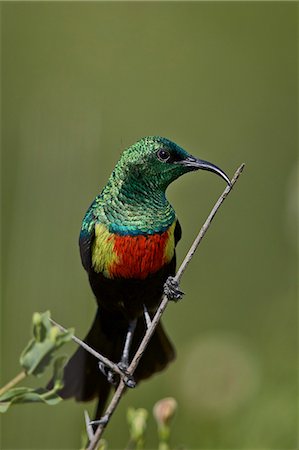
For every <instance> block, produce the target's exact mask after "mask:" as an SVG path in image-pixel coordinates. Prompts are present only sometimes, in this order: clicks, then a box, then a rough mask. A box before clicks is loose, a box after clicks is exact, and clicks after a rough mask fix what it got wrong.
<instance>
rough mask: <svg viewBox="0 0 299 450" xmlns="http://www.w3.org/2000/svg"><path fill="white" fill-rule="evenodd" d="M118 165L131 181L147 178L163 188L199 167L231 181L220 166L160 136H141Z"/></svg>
mask: <svg viewBox="0 0 299 450" xmlns="http://www.w3.org/2000/svg"><path fill="white" fill-rule="evenodd" d="M118 169H120V171H122V172H123V175H125V178H126V180H129V179H130V180H131V181H133V182H134V184H135V183H138V182H139V181H140V183H144V182H146V181H148V182H150V183H153V184H155V185H156V186H157V187H160V188H161V189H163V190H165V189H166V187H167V186H168V185H169V184H170V183H171V182H172V181H174V180H175V179H176V178H178V177H180V176H181V175H183V174H184V173H187V172H191V171H194V170H198V169H202V170H209V171H210V172H214V173H216V174H217V175H219V176H221V177H222V178H223V179H224V180H225V181H226V182H227V183H228V184H230V180H229V178H228V176H227V175H226V174H225V173H224V172H223V170H221V169H220V168H219V167H217V166H215V165H214V164H211V163H209V162H208V161H204V160H201V159H198V158H195V157H194V156H192V155H190V154H189V153H188V152H186V151H185V150H184V149H182V148H181V147H180V146H178V145H177V144H175V143H174V142H171V141H170V140H168V139H166V138H162V137H159V136H151V137H145V138H142V139H140V140H139V141H138V142H136V143H135V144H133V145H132V146H131V147H129V148H127V149H126V150H125V151H124V152H123V154H122V156H121V159H120V161H119V163H118Z"/></svg>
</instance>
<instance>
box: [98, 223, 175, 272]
mask: <svg viewBox="0 0 299 450" xmlns="http://www.w3.org/2000/svg"><path fill="white" fill-rule="evenodd" d="M175 225H176V221H174V223H173V224H172V225H171V226H170V227H169V228H168V230H166V231H164V232H163V233H156V234H147V235H137V236H133V235H119V234H115V233H110V232H109V230H108V228H107V227H106V226H105V225H103V224H99V223H98V224H96V225H95V238H94V241H93V246H92V266H93V269H94V271H95V272H98V273H102V274H103V275H104V276H105V277H107V278H112V279H115V278H135V279H145V278H146V277H147V276H149V275H151V274H153V273H155V272H157V271H158V270H159V269H161V267H163V266H164V265H165V264H167V263H169V262H170V261H171V259H172V258H173V255H174V248H175V240H174V230H175Z"/></svg>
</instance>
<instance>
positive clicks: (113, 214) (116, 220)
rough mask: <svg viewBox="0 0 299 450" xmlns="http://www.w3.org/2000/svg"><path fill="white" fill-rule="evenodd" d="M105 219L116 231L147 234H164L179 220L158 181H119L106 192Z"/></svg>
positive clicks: (119, 232)
mask: <svg viewBox="0 0 299 450" xmlns="http://www.w3.org/2000/svg"><path fill="white" fill-rule="evenodd" d="M102 198H103V200H104V201H103V212H104V215H105V219H106V220H105V222H106V225H107V226H108V228H109V231H110V232H112V233H116V234H120V235H133V236H134V235H146V234H156V233H163V232H164V231H166V230H167V229H168V228H169V227H170V226H171V225H172V224H173V222H174V220H175V212H174V210H173V208H172V206H171V205H170V203H169V202H168V201H167V199H166V197H165V192H164V191H162V190H160V189H157V187H156V186H155V185H154V184H150V183H148V184H147V185H135V186H134V185H133V186H128V185H124V184H119V185H118V186H114V189H111V186H110V189H109V191H106V192H105V191H103V193H102Z"/></svg>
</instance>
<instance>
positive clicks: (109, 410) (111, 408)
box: [87, 163, 245, 450]
mask: <svg viewBox="0 0 299 450" xmlns="http://www.w3.org/2000/svg"><path fill="white" fill-rule="evenodd" d="M244 166H245V164H244V163H243V164H241V166H240V167H239V168H238V169H237V170H236V172H235V174H234V176H233V178H232V180H231V184H230V185H229V186H227V187H226V188H225V190H224V191H223V193H222V194H221V196H220V197H219V198H218V200H217V202H216V203H215V205H214V207H213V208H212V210H211V212H210V214H209V216H208V218H207V219H206V221H205V223H204V224H203V226H202V227H201V229H200V231H199V233H198V235H197V236H196V238H195V240H194V242H193V244H192V245H191V247H190V250H189V251H188V253H187V255H186V256H185V258H184V260H183V262H182V264H181V265H180V267H179V269H178V271H177V273H176V275H175V277H174V278H175V280H176V281H179V280H180V279H181V277H182V275H183V273H184V271H185V270H186V267H187V265H188V264H189V263H190V261H191V259H192V257H193V255H194V253H195V251H196V249H197V247H198V246H199V244H200V242H201V241H202V239H203V237H204V235H205V234H206V232H207V230H208V228H209V227H210V225H211V223H212V220H213V218H214V216H215V214H216V213H217V211H218V209H219V208H220V206H221V205H222V203H223V202H224V200H225V199H226V197H227V196H228V194H229V193H230V192H231V190H232V188H233V186H234V185H235V183H236V181H237V180H238V178H239V176H240V175H241V173H242V172H243V169H244ZM168 301H169V299H168V297H167V296H166V295H163V297H162V300H161V303H160V306H159V307H158V309H157V311H156V314H155V316H154V317H153V319H152V322H151V325H150V327H149V328H148V329H147V331H146V333H145V335H144V337H143V339H142V341H141V343H140V345H139V348H138V350H137V352H136V353H135V356H134V358H133V360H132V362H131V364H130V366H129V368H128V371H127V373H128V374H129V375H133V373H134V370H135V369H136V367H137V365H138V363H139V360H140V358H141V357H142V355H143V353H144V351H145V349H146V346H147V345H148V343H149V341H150V338H151V337H152V335H153V333H154V331H155V329H156V327H157V325H158V323H159V321H160V319H161V316H162V314H163V312H164V310H165V308H166V306H167V304H168ZM125 388H126V385H125V383H124V381H123V379H121V380H120V382H119V385H118V387H117V389H116V391H115V393H114V395H113V397H112V399H111V402H110V404H109V405H108V407H107V409H106V412H105V415H104V417H105V419H106V420H105V423H101V424H99V425H98V428H97V430H96V432H95V433H94V436H93V439H92V440H91V441H90V443H89V446H88V448H87V450H96V448H97V445H98V442H99V440H100V438H101V436H102V434H103V431H104V429H105V427H106V426H107V424H108V423H109V420H110V418H111V416H112V414H113V412H114V411H115V409H116V407H117V405H118V403H119V401H120V399H121V397H122V394H123V392H124V390H125Z"/></svg>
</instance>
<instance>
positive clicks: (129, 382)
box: [99, 361, 136, 389]
mask: <svg viewBox="0 0 299 450" xmlns="http://www.w3.org/2000/svg"><path fill="white" fill-rule="evenodd" d="M117 365H118V367H119V369H120V370H121V371H122V372H123V374H124V378H123V380H124V382H125V384H126V386H127V387H128V388H131V389H132V388H134V387H135V386H136V381H135V380H134V378H133V377H132V375H129V374H127V369H128V365H127V364H124V363H123V362H122V361H120V362H119V363H118V364H117ZM99 369H100V371H101V372H102V374H103V375H105V377H106V378H107V380H108V382H109V383H110V384H112V385H113V386H117V385H118V383H119V380H120V376H119V374H117V373H116V372H113V371H112V370H111V369H110V368H109V367H107V366H106V365H105V364H104V363H102V362H99Z"/></svg>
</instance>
